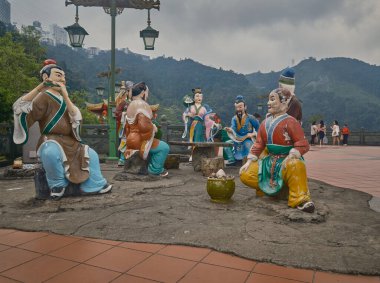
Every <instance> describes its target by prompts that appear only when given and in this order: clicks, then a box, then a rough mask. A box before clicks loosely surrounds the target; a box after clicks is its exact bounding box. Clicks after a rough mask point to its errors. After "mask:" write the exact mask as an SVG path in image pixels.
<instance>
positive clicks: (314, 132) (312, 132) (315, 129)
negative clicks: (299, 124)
mask: <svg viewBox="0 0 380 283" xmlns="http://www.w3.org/2000/svg"><path fill="white" fill-rule="evenodd" d="M317 133H318V126H317V121H313V123H312V124H311V127H310V135H311V139H310V145H315V138H316V137H317Z"/></svg>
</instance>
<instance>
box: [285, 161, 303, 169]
mask: <svg viewBox="0 0 380 283" xmlns="http://www.w3.org/2000/svg"><path fill="white" fill-rule="evenodd" d="M286 167H287V168H289V169H291V170H300V169H304V168H305V163H304V162H303V161H302V160H299V159H289V160H288V161H287V162H286Z"/></svg>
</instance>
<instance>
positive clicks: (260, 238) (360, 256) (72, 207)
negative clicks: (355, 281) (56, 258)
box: [0, 164, 380, 275]
mask: <svg viewBox="0 0 380 283" xmlns="http://www.w3.org/2000/svg"><path fill="white" fill-rule="evenodd" d="M102 166H103V172H104V175H105V176H106V177H107V178H108V180H110V181H111V182H113V183H114V189H113V191H112V193H110V194H106V195H98V196H86V197H69V198H64V199H62V200H60V201H50V200H48V201H39V200H35V199H34V184H33V179H31V178H29V179H28V178H26V179H14V180H0V199H1V204H0V214H1V218H0V227H2V228H15V229H20V230H28V231H51V232H55V233H59V234H70V235H78V236H87V237H96V238H103V239H112V240H122V241H135V242H150V243H165V244H184V245H191V246H200V247H209V248H213V249H215V250H218V251H223V252H229V253H232V254H236V255H239V256H241V257H246V258H250V259H254V260H259V261H266V262H273V263H276V264H282V265H286V266H294V267H302V268H312V269H320V270H329V271H335V272H342V273H352V274H358V273H360V274H367V275H379V274H380V237H379V234H380V221H379V220H380V214H379V213H378V212H375V211H373V210H371V209H370V208H369V205H368V201H369V200H370V199H371V196H370V195H368V194H366V193H363V192H358V191H354V190H349V189H342V188H338V187H333V186H330V185H326V184H324V183H322V182H318V181H309V186H310V191H311V194H312V197H313V200H314V201H315V203H316V208H317V211H316V212H315V213H314V214H306V213H303V212H299V211H297V210H294V209H290V208H287V204H286V201H280V200H274V199H272V198H269V197H263V198H257V197H256V196H255V192H254V191H253V190H251V189H248V188H247V187H245V186H244V185H243V184H241V182H240V181H239V180H238V179H236V191H235V194H234V196H233V201H232V202H231V203H229V204H215V203H212V202H210V199H209V196H208V194H207V192H206V178H204V177H203V176H201V174H200V173H196V172H194V171H193V169H192V167H191V166H187V165H185V164H181V167H180V169H179V170H170V171H169V172H170V178H167V179H159V180H153V181H150V182H148V181H115V180H113V177H114V176H115V175H116V174H117V173H118V172H120V169H117V168H115V166H114V165H107V164H104V165H102ZM227 173H228V174H232V175H237V173H238V169H237V168H234V169H228V170H227Z"/></svg>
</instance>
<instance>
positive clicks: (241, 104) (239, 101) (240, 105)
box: [235, 95, 247, 116]
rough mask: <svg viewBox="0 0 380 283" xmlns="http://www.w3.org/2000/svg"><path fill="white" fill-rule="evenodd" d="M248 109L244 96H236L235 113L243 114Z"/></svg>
mask: <svg viewBox="0 0 380 283" xmlns="http://www.w3.org/2000/svg"><path fill="white" fill-rule="evenodd" d="M246 111H247V105H246V104H245V101H244V97H243V96H242V95H238V96H236V98H235V113H236V114H237V115H239V116H242V115H243V114H244V113H245V112H246Z"/></svg>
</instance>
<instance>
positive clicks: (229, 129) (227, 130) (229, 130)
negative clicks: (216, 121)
mask: <svg viewBox="0 0 380 283" xmlns="http://www.w3.org/2000/svg"><path fill="white" fill-rule="evenodd" d="M224 129H225V130H226V132H227V133H232V129H231V128H230V127H225V128H224Z"/></svg>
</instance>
